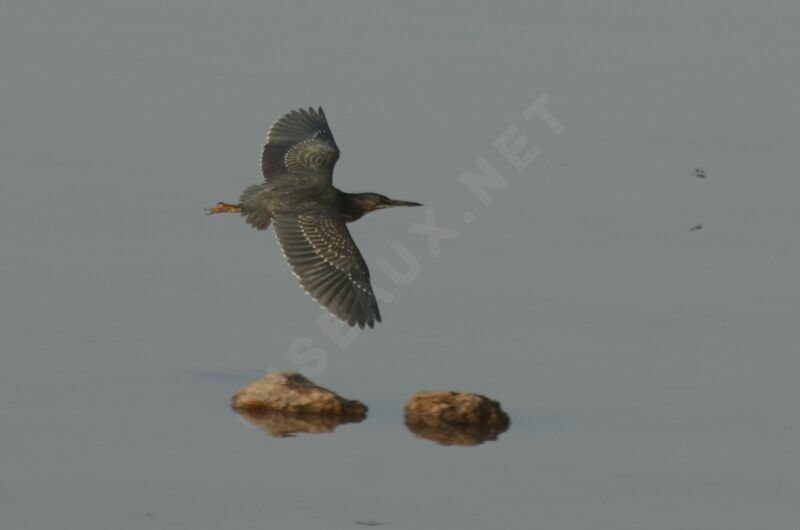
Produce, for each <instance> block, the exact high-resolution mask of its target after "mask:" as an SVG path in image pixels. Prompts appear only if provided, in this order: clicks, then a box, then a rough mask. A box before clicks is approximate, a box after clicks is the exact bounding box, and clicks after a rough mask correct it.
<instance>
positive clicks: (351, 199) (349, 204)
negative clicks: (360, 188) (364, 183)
mask: <svg viewBox="0 0 800 530" xmlns="http://www.w3.org/2000/svg"><path fill="white" fill-rule="evenodd" d="M371 211H372V208H370V207H369V205H368V204H367V203H366V202H365V201H362V200H361V197H360V195H359V194H358V193H342V219H344V221H345V222H346V223H352V222H353V221H357V220H358V219H361V218H362V217H364V214H366V213H369V212H371Z"/></svg>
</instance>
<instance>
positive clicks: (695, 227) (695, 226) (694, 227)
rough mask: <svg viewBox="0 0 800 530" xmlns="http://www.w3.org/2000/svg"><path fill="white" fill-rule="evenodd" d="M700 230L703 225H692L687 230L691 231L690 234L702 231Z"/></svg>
mask: <svg viewBox="0 0 800 530" xmlns="http://www.w3.org/2000/svg"><path fill="white" fill-rule="evenodd" d="M702 229H703V225H694V226H693V227H691V228H690V229H689V230H690V231H692V232H697V231H698V230H702Z"/></svg>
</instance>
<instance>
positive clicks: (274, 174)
mask: <svg viewBox="0 0 800 530" xmlns="http://www.w3.org/2000/svg"><path fill="white" fill-rule="evenodd" d="M337 160H339V148H338V147H337V146H336V142H335V141H334V140H333V133H331V129H330V127H328V121H327V120H326V119H325V113H324V112H323V111H322V108H320V109H319V110H314V109H308V110H307V111H305V110H293V111H292V112H290V113H289V114H286V115H284V116H283V117H282V118H281V119H279V120H278V121H276V122H275V124H274V125H273V126H272V127H270V129H269V132H268V133H267V143H266V145H264V151H263V152H262V153H261V172H262V173H263V174H264V178H265V179H266V180H267V182H269V181H271V180H275V179H280V178H282V179H297V180H302V179H304V180H305V181H306V182H307V183H310V182H314V181H322V182H327V183H330V182H331V179H332V177H333V166H334V165H335V164H336V161H337Z"/></svg>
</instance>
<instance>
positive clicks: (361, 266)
mask: <svg viewBox="0 0 800 530" xmlns="http://www.w3.org/2000/svg"><path fill="white" fill-rule="evenodd" d="M274 228H275V235H276V236H277V237H278V241H279V242H280V245H281V249H282V250H283V254H284V256H286V259H287V260H288V261H289V265H291V266H292V270H293V271H294V274H295V276H297V279H298V280H300V284H301V285H302V286H303V288H304V289H305V290H306V292H307V293H308V294H310V295H311V297H312V298H314V300H316V301H317V302H319V303H320V304H321V305H322V306H323V307H325V308H327V309H328V311H330V312H331V313H332V314H334V315H335V316H336V317H337V318H339V319H340V320H341V321H343V322H347V323H348V324H350V325H351V326H356V325H357V326H359V327H362V328H363V327H364V325H367V326H369V327H372V326H374V325H375V322H376V321H377V322H380V321H381V313H380V311H379V310H378V302H377V300H375V293H373V292H372V286H371V285H370V283H369V269H367V264H366V263H365V262H364V258H363V257H361V252H359V251H358V247H356V244H355V242H354V241H353V238H352V237H350V232H349V231H348V230H347V227H346V226H345V224H344V221H343V220H342V219H341V216H339V214H338V213H337V212H335V211H333V210H330V209H323V210H313V211H311V210H310V211H308V212H305V213H299V214H296V215H291V216H290V215H279V216H277V217H276V218H275V224H274Z"/></svg>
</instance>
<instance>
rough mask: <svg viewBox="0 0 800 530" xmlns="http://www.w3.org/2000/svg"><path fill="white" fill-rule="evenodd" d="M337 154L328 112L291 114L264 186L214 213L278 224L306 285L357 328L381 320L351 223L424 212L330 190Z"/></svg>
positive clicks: (275, 142) (276, 139)
mask: <svg viewBox="0 0 800 530" xmlns="http://www.w3.org/2000/svg"><path fill="white" fill-rule="evenodd" d="M338 159H339V148H338V147H337V146H336V142H335V141H334V139H333V134H332V133H331V130H330V128H329V126H328V123H327V120H326V118H325V114H324V113H323V111H322V109H321V108H320V109H319V110H314V109H308V110H307V111H306V110H297V111H292V112H290V113H288V114H286V115H284V116H283V117H282V118H280V119H279V120H278V121H277V122H275V124H274V125H273V126H272V127H271V128H270V130H269V133H268V134H267V143H266V145H264V150H263V153H262V157H261V169H262V173H263V174H264V182H263V183H261V184H255V185H253V186H250V187H248V188H247V189H245V190H244V192H243V193H242V196H241V198H240V203H239V204H237V205H231V204H225V203H219V204H218V205H217V206H215V207H212V208H209V209H208V212H209V213H222V212H239V213H241V215H242V216H243V217H244V218H245V220H246V221H247V223H249V224H250V225H252V226H253V227H254V228H256V229H258V230H266V229H267V228H268V227H269V226H270V224H272V226H273V228H274V230H275V235H276V236H277V238H278V242H279V243H280V246H281V249H282V250H283V254H284V256H285V257H286V259H287V261H288V262H289V265H291V267H292V270H293V272H294V274H295V276H297V278H298V280H299V281H300V284H301V285H302V286H303V288H304V289H305V290H306V292H307V293H308V294H310V295H311V296H312V297H313V298H314V299H315V300H317V302H319V303H320V305H322V306H323V307H325V308H326V309H328V310H329V311H330V312H331V313H332V314H333V315H335V316H336V317H338V318H339V319H340V320H342V321H344V322H347V323H348V324H350V325H351V326H356V325H357V326H359V327H361V328H363V327H364V326H365V325H367V326H369V327H373V326H374V325H375V322H380V321H381V314H380V310H379V309H378V302H377V300H376V299H375V294H374V292H373V290H372V286H371V285H370V279H369V269H368V268H367V265H366V263H365V262H364V258H363V257H362V256H361V253H360V252H359V250H358V247H356V245H355V242H354V241H353V239H352V237H351V236H350V233H349V232H348V230H347V227H346V223H349V222H352V221H355V220H357V219H360V218H361V217H362V216H363V215H364V214H366V213H368V212H371V211H373V210H377V209H380V208H389V207H393V206H419V204H418V203H414V202H408V201H395V200H391V199H388V198H386V197H384V196H383V195H379V194H377V193H345V192H343V191H340V190H338V189H337V188H335V187H334V186H333V184H332V176H333V167H334V165H335V164H336V161H337V160H338Z"/></svg>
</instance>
